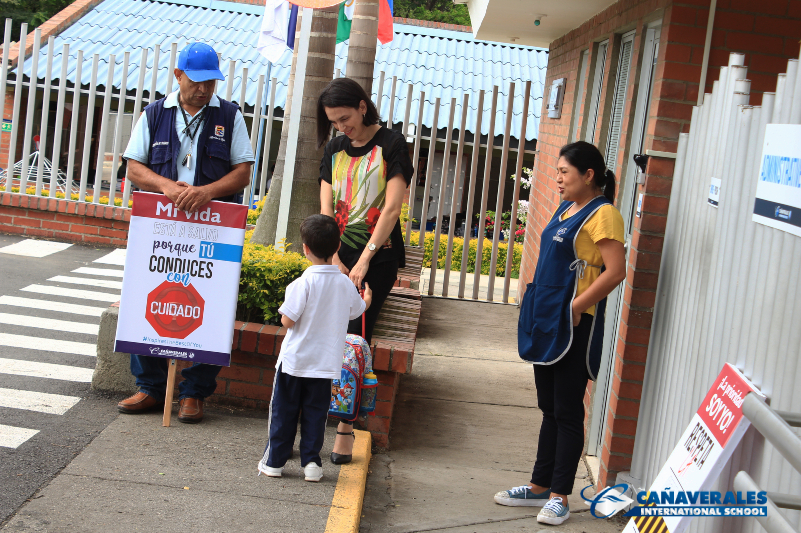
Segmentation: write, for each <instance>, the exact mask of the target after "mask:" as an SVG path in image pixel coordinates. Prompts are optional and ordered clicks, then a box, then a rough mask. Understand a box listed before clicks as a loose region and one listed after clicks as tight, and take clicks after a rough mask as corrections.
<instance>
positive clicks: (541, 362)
mask: <svg viewBox="0 0 801 533" xmlns="http://www.w3.org/2000/svg"><path fill="white" fill-rule="evenodd" d="M556 171H557V174H556V185H557V187H558V191H559V194H560V195H561V196H562V203H561V204H560V205H559V207H558V208H557V209H556V212H555V213H554V215H553V217H552V218H551V221H550V222H549V223H548V225H547V226H546V227H545V229H544V230H543V231H542V236H541V239H540V254H539V259H538V261H537V270H536V272H535V274H534V280H533V281H532V282H531V283H529V285H528V288H527V289H526V294H525V296H524V299H523V303H522V305H521V308H520V320H519V323H518V351H519V353H520V357H521V358H522V359H524V360H526V361H530V362H532V363H533V364H534V381H535V383H536V386H537V403H538V405H539V408H540V409H541V410H542V416H543V419H542V427H541V429H540V435H539V443H538V446H537V460H536V462H535V464H534V472H533V473H532V475H531V482H530V483H529V484H528V485H523V486H520V487H515V488H512V489H509V490H505V491H502V492H499V493H497V494H496V495H495V501H496V502H497V503H499V504H501V505H511V506H537V507H542V510H541V511H540V513H539V515H538V516H537V521H538V522H540V523H544V524H553V525H559V524H561V523H562V522H564V521H565V520H567V518H568V517H569V516H570V509H569V506H568V503H567V496H568V495H569V494H570V493H571V492H572V490H573V483H574V481H575V477H576V469H577V468H578V462H579V460H581V453H582V451H583V449H584V392H585V390H586V387H587V380H588V379H592V380H595V379H596V377H597V375H598V368H599V367H600V363H601V352H602V349H603V346H602V341H603V331H604V309H605V307H606V297H607V295H608V294H609V293H610V292H612V290H613V289H614V288H615V287H616V286H617V285H618V284H619V283H620V282H621V281H623V280H624V279H625V277H626V258H625V251H624V248H623V243H624V229H623V218H622V217H621V216H620V212H618V210H617V209H615V207H614V206H613V205H612V202H613V200H614V198H615V176H614V174H613V173H612V171H611V170H607V169H606V165H605V162H604V158H603V156H602V155H601V153H600V152H599V151H598V149H597V148H596V147H595V146H593V145H591V144H589V143H586V142H583V141H580V142H576V143H572V144H568V145H566V146H564V147H562V149H561V150H560V151H559V160H558V162H557V169H556Z"/></svg>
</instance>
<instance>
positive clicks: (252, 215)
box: [248, 195, 267, 226]
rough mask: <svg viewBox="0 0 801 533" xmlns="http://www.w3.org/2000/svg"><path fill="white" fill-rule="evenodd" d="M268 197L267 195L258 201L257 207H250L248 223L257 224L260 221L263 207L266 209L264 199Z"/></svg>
mask: <svg viewBox="0 0 801 533" xmlns="http://www.w3.org/2000/svg"><path fill="white" fill-rule="evenodd" d="M266 199H267V196H266V195H265V196H264V198H262V199H261V200H260V201H259V202H258V203H256V209H248V224H250V225H251V226H255V225H256V222H258V221H259V215H261V211H262V209H264V201H265V200H266Z"/></svg>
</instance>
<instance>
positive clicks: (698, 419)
mask: <svg viewBox="0 0 801 533" xmlns="http://www.w3.org/2000/svg"><path fill="white" fill-rule="evenodd" d="M749 392H753V393H756V394H759V396H760V397H762V398H764V397H765V396H764V395H763V394H762V393H761V392H760V391H759V389H757V388H756V386H754V384H753V383H751V382H750V381H749V380H748V378H746V377H745V376H744V375H743V374H742V372H740V371H739V370H737V369H736V368H735V367H734V366H732V365H731V364H729V363H726V364H725V365H724V367H723V370H721V372H720V374H719V375H718V377H717V379H715V381H714V382H713V383H712V387H711V388H710V389H709V392H707V394H706V397H705V398H704V401H703V402H702V403H701V407H699V408H698V410H697V411H696V413H695V415H693V418H692V420H690V424H689V425H688V426H687V429H685V430H684V434H683V435H682V436H681V439H679V442H678V444H676V447H675V448H673V452H672V453H671V454H670V457H668V460H667V462H665V465H664V466H663V467H662V470H660V471H659V475H658V476H656V479H655V480H654V482H653V483H652V484H651V487H650V489H649V490H650V491H657V492H660V493H661V492H663V491H664V492H673V493H679V492H694V491H703V490H708V489H709V487H710V486H711V485H712V483H714V481H715V480H716V479H717V478H718V476H719V475H720V472H721V470H722V469H723V466H724V465H725V464H726V462H728V460H729V458H730V457H731V454H732V453H733V452H734V449H735V448H736V447H737V445H738V444H739V443H740V440H741V439H742V438H743V435H744V434H745V431H746V430H747V429H748V427H749V426H750V425H751V423H750V422H749V421H748V419H747V418H745V417H744V416H743V410H742V405H743V401H744V400H745V396H746V395H747V394H748V393H749ZM659 520H664V523H665V526H666V529H663V530H660V531H663V533H680V532H682V531H684V530H685V529H686V528H687V526H688V525H689V523H690V521H691V520H692V517H691V516H665V517H662V518H659ZM623 531H624V533H639V530H638V529H637V526H636V525H635V520H634V519H632V520H630V521H629V523H628V525H627V526H626V528H625V529H624V530H623Z"/></svg>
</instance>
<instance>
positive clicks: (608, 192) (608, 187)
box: [603, 168, 616, 203]
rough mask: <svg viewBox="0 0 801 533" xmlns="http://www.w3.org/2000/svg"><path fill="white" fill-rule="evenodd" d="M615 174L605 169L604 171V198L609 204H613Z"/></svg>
mask: <svg viewBox="0 0 801 533" xmlns="http://www.w3.org/2000/svg"><path fill="white" fill-rule="evenodd" d="M615 185H616V183H615V173H614V172H612V171H611V170H610V169H608V168H607V169H606V170H605V171H604V185H603V190H604V196H606V199H607V200H609V201H610V202H611V203H615V192H616V191H615Z"/></svg>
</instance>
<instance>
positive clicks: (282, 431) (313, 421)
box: [262, 367, 331, 468]
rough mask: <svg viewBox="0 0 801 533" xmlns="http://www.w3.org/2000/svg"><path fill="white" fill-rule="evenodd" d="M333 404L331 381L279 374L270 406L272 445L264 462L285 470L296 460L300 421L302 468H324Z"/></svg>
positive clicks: (269, 444) (268, 446) (274, 383)
mask: <svg viewBox="0 0 801 533" xmlns="http://www.w3.org/2000/svg"><path fill="white" fill-rule="evenodd" d="M330 404H331V380H330V379H323V378H299V377H296V376H290V375H289V374H285V373H283V372H282V371H281V368H280V367H279V368H278V369H277V370H276V371H275V381H274V382H273V399H272V401H271V402H270V423H269V426H268V432H269V441H267V448H266V449H265V450H264V457H263V458H262V462H263V463H266V464H267V466H269V467H271V468H281V467H282V466H284V465H285V464H286V462H287V461H288V460H289V458H290V457H292V446H293V445H294V444H295V435H296V434H297V431H298V420H300V465H301V466H306V465H307V464H309V463H317V464H318V465H319V466H323V462H322V459H320V450H321V449H322V447H323V440H324V438H325V423H326V420H327V419H328V408H329V406H330Z"/></svg>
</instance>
